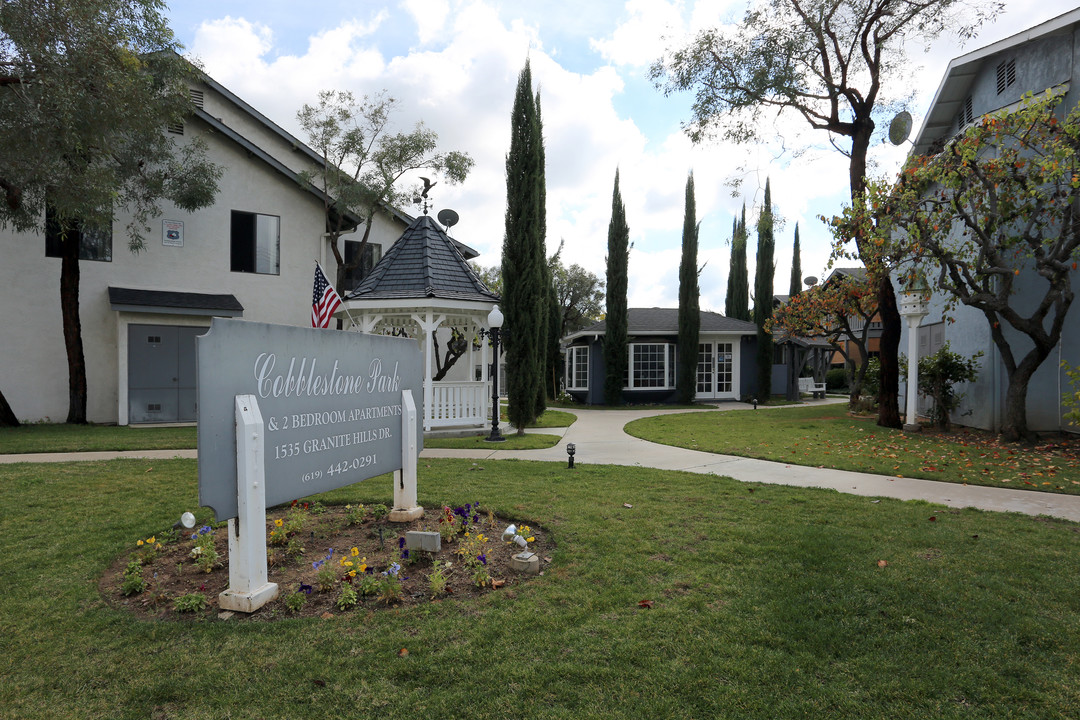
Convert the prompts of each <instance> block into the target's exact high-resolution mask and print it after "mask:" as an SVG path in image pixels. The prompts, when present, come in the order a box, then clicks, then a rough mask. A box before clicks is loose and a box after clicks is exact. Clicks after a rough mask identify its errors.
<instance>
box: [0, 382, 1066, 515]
mask: <svg viewBox="0 0 1080 720" xmlns="http://www.w3.org/2000/svg"><path fill="white" fill-rule="evenodd" d="M812 402H816V403H818V404H824V403H831V402H844V401H843V400H816V401H812ZM748 408H750V406H749V405H747V404H744V403H723V404H721V405H720V406H719V410H720V411H725V410H743V409H748ZM771 409H772V408H761V409H760V410H759V412H769V411H770V410H771ZM707 411H713V412H716V411H717V409H716V408H708V409H704V408H703V409H702V410H701V411H700V412H707ZM568 412H571V413H572V414H574V415H576V416H577V418H578V419H577V422H575V423H574V424H573V425H571V426H570V427H569V428H547V429H543V430H537V431H536V432H541V433H546V434H553V435H560V434H561V436H562V437H561V439H560V440H559V442H558V444H556V445H555V446H554V447H551V448H547V449H544V450H500V449H499V445H498V444H497V443H492V447H491V449H490V450H487V449H484V450H440V449H426V450H424V451H423V452H422V453H421V455H420V456H421V457H423V458H474V459H483V460H489V459H490V460H506V459H510V458H516V459H520V460H542V461H552V462H566V460H567V455H566V444H567V443H571V442H572V443H574V444H575V445H576V446H577V454H576V456H575V462H576V463H577V464H578V465H584V464H594V465H595V464H603V465H628V466H631V467H650V468H658V469H661V470H684V471H686V472H695V473H702V474H706V475H726V476H728V477H732V478H735V479H736V480H741V481H744V482H761V483H772V484H777V485H795V486H799V487H817V488H829V489H832V490H837V491H839V492H843V493H850V494H853V495H865V496H869V497H888V498H896V499H898V500H926V501H927V502H932V503H939V504H941V505H949V506H951V507H974V508H979V509H980V510H994V511H1000V512H1019V513H1025V514H1028V515H1049V516H1052V517H1057V518H1062V519H1065V520H1072V521H1075V522H1080V495H1058V494H1055V493H1044V492H1036V491H1024V490H1013V489H1010V488H996V487H982V486H976V485H958V484H956V483H945V482H937V481H934V480H919V479H917V478H896V477H888V476H883V475H872V474H870V473H860V472H850V471H847V470H830V469H826V468H817V467H806V466H802V465H788V464H787V463H782V462H771V461H768V460H752V459H750V458H743V457H737V456H734V455H718V454H714V453H707V452H702V451H700V450H686V449H684V448H677V447H671V446H670V445H660V444H657V443H653V442H649V441H647V440H641V439H639V438H635V437H632V436H630V435H627V434H626V432H624V431H623V428H624V427H625V426H626V424H627V423H629V422H631V421H633V420H637V419H638V418H643V417H650V416H653V415H668V414H672V413H684V412H694V411H692V410H685V409H681V410H664V409H659V408H650V409H644V410H586V409H580V410H579V409H575V410H572V411H568ZM117 457H127V458H174V457H183V458H194V457H196V451H195V450H134V451H128V452H83V453H40V454H33V455H0V463H14V462H70V461H84V460H107V459H111V458H117Z"/></svg>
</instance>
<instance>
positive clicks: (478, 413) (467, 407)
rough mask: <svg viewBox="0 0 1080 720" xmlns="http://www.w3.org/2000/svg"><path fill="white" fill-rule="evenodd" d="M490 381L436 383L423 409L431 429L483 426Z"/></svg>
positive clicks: (485, 418)
mask: <svg viewBox="0 0 1080 720" xmlns="http://www.w3.org/2000/svg"><path fill="white" fill-rule="evenodd" d="M490 387H491V385H490V383H488V382H442V381H440V382H435V383H432V384H431V396H430V399H428V398H425V400H428V402H427V403H425V405H427V407H425V408H424V410H425V413H424V415H425V416H426V417H425V418H424V419H425V421H426V422H425V424H426V425H429V426H430V427H431V428H440V427H461V426H468V425H483V424H484V423H485V421H486V420H487V409H488V405H489V404H490V401H489V400H488V396H489V395H490V394H491V392H490V391H489V388H490Z"/></svg>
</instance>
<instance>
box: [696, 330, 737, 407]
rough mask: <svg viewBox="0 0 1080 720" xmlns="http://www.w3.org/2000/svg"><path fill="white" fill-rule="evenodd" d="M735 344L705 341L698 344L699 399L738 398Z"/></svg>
mask: <svg viewBox="0 0 1080 720" xmlns="http://www.w3.org/2000/svg"><path fill="white" fill-rule="evenodd" d="M738 381H739V367H738V359H737V358H736V356H735V344H734V343H730V342H705V343H701V344H699V345H698V368H697V399H699V400H728V399H732V400H737V399H738V386H739V382H738Z"/></svg>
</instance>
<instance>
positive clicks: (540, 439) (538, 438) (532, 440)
mask: <svg viewBox="0 0 1080 720" xmlns="http://www.w3.org/2000/svg"><path fill="white" fill-rule="evenodd" d="M508 429H509V428H505V427H504V428H502V436H503V438H504V439H503V441H502V442H488V441H487V438H488V436H489V435H490V434H491V431H488V432H483V433H479V434H477V435H469V436H467V437H431V438H424V447H425V448H431V449H433V450H434V449H436V448H438V449H454V450H486V451H488V452H495V451H496V450H542V449H545V448H549V447H554V446H555V445H557V444H558V443H559V440H560V439H561V438H560V437H559V436H558V435H548V434H547V433H526V434H525V435H518V434H517V431H515V430H510V432H507V430H508Z"/></svg>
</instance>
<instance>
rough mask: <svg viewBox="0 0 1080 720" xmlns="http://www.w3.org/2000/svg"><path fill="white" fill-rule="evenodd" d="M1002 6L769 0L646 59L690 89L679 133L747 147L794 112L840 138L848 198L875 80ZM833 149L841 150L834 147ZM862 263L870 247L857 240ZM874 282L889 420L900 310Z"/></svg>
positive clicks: (928, 0) (858, 189) (894, 406)
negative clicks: (776, 119)
mask: <svg viewBox="0 0 1080 720" xmlns="http://www.w3.org/2000/svg"><path fill="white" fill-rule="evenodd" d="M1000 8H1001V3H1000V2H983V3H979V4H976V5H973V4H971V3H968V2H963V1H962V0H844V2H839V1H838V0H767V1H766V2H762V3H758V4H754V5H752V6H751V7H750V8H749V9H748V10H747V11H746V15H745V16H744V18H743V22H742V23H741V24H740V25H738V26H737V27H736V28H734V30H733V31H732V29H731V28H728V27H723V28H711V29H707V30H703V31H701V32H700V33H699V34H698V35H697V36H696V37H695V38H694V40H692V41H691V42H690V43H689V44H688V45H686V46H685V47H683V48H679V49H675V50H671V51H669V52H668V53H667V55H666V56H665V57H664V58H663V59H661V60H660V61H658V62H656V63H655V64H654V65H653V67H652V72H651V74H652V77H653V80H654V81H655V82H657V83H658V84H661V85H663V88H664V90H665V91H666V92H669V93H670V92H674V91H684V90H694V91H695V102H694V105H693V110H692V112H693V117H692V119H691V121H690V123H689V124H688V125H687V128H686V129H687V133H688V134H689V136H690V138H691V139H692V140H693V141H694V142H701V141H702V140H705V139H707V138H710V137H713V136H714V135H717V134H722V135H723V136H724V137H726V138H727V139H729V140H733V141H735V142H741V143H751V142H756V141H758V140H759V139H760V138H761V137H763V132H767V128H768V129H771V126H770V125H769V124H767V123H766V122H764V120H765V116H766V114H770V113H776V112H779V113H781V114H790V113H794V115H795V116H797V117H801V118H802V119H803V120H805V121H806V123H807V124H808V125H809V126H810V127H811V128H813V129H815V130H821V131H824V132H827V133H828V134H829V138H830V141H831V142H833V143H834V145H835V143H836V141H835V138H836V137H837V136H839V137H841V138H846V139H847V141H848V142H849V143H850V144H849V146H848V147H847V148H843V149H841V152H844V154H845V155H847V157H848V160H849V162H848V181H849V184H850V190H851V199H852V202H853V203H854V202H855V201H856V200H857V199H858V198H859V197H861V196H862V194H863V191H864V190H865V188H866V157H867V151H868V149H869V147H870V140H871V137H872V135H873V132H874V127H875V122H874V116H875V113H876V112H878V111H880V109H881V108H880V107H879V106H880V105H881V103H880V98H879V95H880V93H881V91H882V88H883V87H890V86H892V85H900V84H901V83H902V82H903V79H904V72H905V67H906V63H905V62H904V60H905V53H904V45H905V43H907V42H908V41H910V40H913V39H919V40H922V41H924V42H927V43H928V42H929V41H931V40H933V39H935V38H937V37H938V36H940V35H941V34H942V33H945V32H949V33H953V34H955V35H958V36H960V37H971V36H972V35H974V33H975V31H976V30H977V29H978V27H979V26H980V25H981V24H982V23H983V22H984V21H985V20H986V19H988V18H990V17H992V16H994V15H995V14H996V13H997V12H998V11H999V10H1000ZM838 149H839V148H838ZM854 239H855V243H856V245H857V247H858V251H859V253H860V256H862V258H863V264H864V265H865V266H866V267H867V268H869V267H870V262H871V261H872V257H871V256H872V253H871V252H869V250H870V248H869V246H868V242H867V239H866V238H863V237H860V236H856V237H855V238H854ZM875 275H876V276H877V277H878V278H879V282H880V285H879V286H878V307H879V309H880V312H881V322H882V336H881V389H880V394H879V398H878V400H879V403H878V408H879V410H878V424H879V425H883V426H886V427H895V428H899V427H900V426H901V424H902V423H901V421H900V409H899V380H900V378H899V368H898V365H897V358H898V351H899V345H900V330H901V327H900V314H899V311H898V309H897V306H896V296H895V293H894V292H893V287H892V282H891V280H890V279H889V277H888V274H887V273H875Z"/></svg>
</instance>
